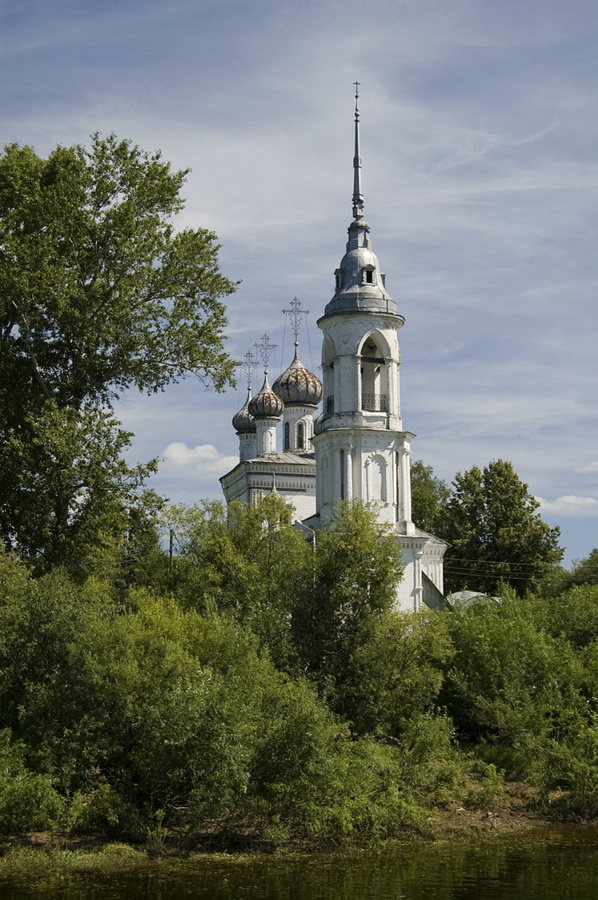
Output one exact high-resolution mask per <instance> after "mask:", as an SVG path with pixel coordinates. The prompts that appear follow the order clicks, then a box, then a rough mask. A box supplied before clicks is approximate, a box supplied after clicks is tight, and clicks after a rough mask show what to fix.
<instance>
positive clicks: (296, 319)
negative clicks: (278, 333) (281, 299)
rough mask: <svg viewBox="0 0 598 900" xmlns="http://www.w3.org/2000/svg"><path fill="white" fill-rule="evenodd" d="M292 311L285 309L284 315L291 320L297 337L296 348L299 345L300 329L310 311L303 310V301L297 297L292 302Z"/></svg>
mask: <svg viewBox="0 0 598 900" xmlns="http://www.w3.org/2000/svg"><path fill="white" fill-rule="evenodd" d="M289 305H290V307H291V309H283V311H282V312H283V314H284V315H285V316H288V317H289V319H290V320H291V325H292V328H293V334H294V335H295V346H297V345H298V340H297V338H298V336H299V329H300V328H301V326H302V325H303V323H304V322H305V317H306V316H307V315H309V310H308V309H301V300H298V299H297V297H293V299H292V300H291V302H290V304H289Z"/></svg>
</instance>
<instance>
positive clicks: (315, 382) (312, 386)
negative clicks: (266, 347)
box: [272, 341, 322, 406]
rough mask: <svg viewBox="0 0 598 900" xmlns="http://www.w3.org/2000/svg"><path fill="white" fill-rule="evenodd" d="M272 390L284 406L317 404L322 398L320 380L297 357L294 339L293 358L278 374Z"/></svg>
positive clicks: (297, 351)
mask: <svg viewBox="0 0 598 900" xmlns="http://www.w3.org/2000/svg"><path fill="white" fill-rule="evenodd" d="M272 390H273V391H274V393H275V394H277V395H278V396H279V397H280V399H281V400H282V402H283V403H284V405H285V406H317V405H318V403H319V402H320V400H321V399H322V382H321V381H320V379H319V378H317V377H316V376H315V375H314V374H313V373H312V372H310V371H309V369H306V368H305V366H304V365H303V363H302V362H301V360H300V359H299V350H298V346H297V342H296V341H295V358H294V359H293V362H292V363H291V365H290V366H289V367H288V369H286V370H285V371H284V372H283V373H282V375H279V376H278V378H277V379H276V381H275V382H274V384H273V385H272Z"/></svg>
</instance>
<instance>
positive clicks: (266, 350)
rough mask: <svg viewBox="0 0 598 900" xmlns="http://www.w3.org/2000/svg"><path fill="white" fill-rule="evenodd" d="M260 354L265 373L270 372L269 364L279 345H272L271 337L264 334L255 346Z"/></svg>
mask: <svg viewBox="0 0 598 900" xmlns="http://www.w3.org/2000/svg"><path fill="white" fill-rule="evenodd" d="M253 346H254V347H255V349H256V350H257V352H258V356H259V357H260V358H261V360H262V362H263V363H264V373H267V372H268V363H269V362H270V357H271V355H272V351H273V350H275V349H276V348H277V347H278V344H271V343H270V335H269V334H263V335H262V336H261V338H260V340H259V341H258V342H257V343H256V344H254V345H253Z"/></svg>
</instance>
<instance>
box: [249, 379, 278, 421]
mask: <svg viewBox="0 0 598 900" xmlns="http://www.w3.org/2000/svg"><path fill="white" fill-rule="evenodd" d="M248 408H249V413H250V414H251V415H252V416H253V418H254V419H278V418H279V417H280V416H281V415H282V411H283V409H284V403H283V402H282V400H281V399H280V397H278V396H277V395H276V394H275V393H274V391H273V390H272V388H271V387H270V385H269V384H268V374H267V373H265V376H264V383H263V385H262V388H261V390H260V391H258V393H257V394H256V395H255V397H252V398H251V400H250V401H249V407H248Z"/></svg>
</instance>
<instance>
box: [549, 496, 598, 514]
mask: <svg viewBox="0 0 598 900" xmlns="http://www.w3.org/2000/svg"><path fill="white" fill-rule="evenodd" d="M536 500H537V501H538V502H539V504H540V510H541V511H542V512H543V513H547V514H550V515H559V516H580V515H581V516H583V515H588V516H595V515H598V500H597V499H596V497H578V496H577V495H576V494H565V495H564V496H562V497H557V498H556V500H554V501H550V500H545V499H544V498H543V497H536Z"/></svg>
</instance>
